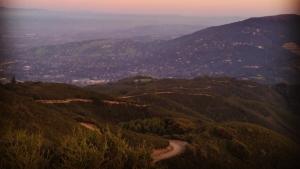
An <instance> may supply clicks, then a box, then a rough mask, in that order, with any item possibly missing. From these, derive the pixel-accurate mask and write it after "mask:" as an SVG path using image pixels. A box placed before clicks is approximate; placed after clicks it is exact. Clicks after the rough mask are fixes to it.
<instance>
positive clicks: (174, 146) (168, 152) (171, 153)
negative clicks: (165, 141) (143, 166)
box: [79, 122, 188, 164]
mask: <svg viewBox="0 0 300 169" xmlns="http://www.w3.org/2000/svg"><path fill="white" fill-rule="evenodd" d="M79 124H80V125H81V126H82V127H85V128H87V129H89V130H92V131H97V132H99V129H98V128H97V126H95V125H94V124H92V123H87V122H80V123H79ZM187 145H188V143H187V142H185V141H181V140H169V146H168V147H166V148H163V149H154V150H153V151H152V154H151V158H152V160H153V161H152V164H155V163H157V162H159V161H162V160H166V159H169V158H172V157H175V156H177V155H180V154H182V153H183V152H184V151H185V149H186V146H187Z"/></svg>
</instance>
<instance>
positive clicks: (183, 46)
mask: <svg viewBox="0 0 300 169" xmlns="http://www.w3.org/2000/svg"><path fill="white" fill-rule="evenodd" d="M299 21H300V17H299V16H298V15H279V16H270V17H262V18H250V19H247V20H244V21H240V22H236V23H232V24H227V25H222V26H216V27H211V28H207V29H204V30H201V31H199V32H195V33H193V34H191V35H186V36H183V37H179V38H177V39H174V40H171V41H168V42H166V43H165V44H164V45H161V46H160V49H158V50H157V52H156V53H155V54H154V56H155V57H154V58H148V60H147V61H148V63H149V62H152V63H153V65H156V66H157V67H159V68H160V69H156V70H157V71H159V72H167V74H165V76H167V77H168V76H173V75H174V74H177V75H179V76H180V77H195V76H199V75H205V74H206V75H217V76H224V75H225V76H230V77H238V78H240V79H252V80H256V81H259V82H264V83H266V82H267V83H279V82H294V83H295V82H297V81H298V79H297V77H298V76H297V75H298V73H299V56H298V54H299V53H298V54H297V53H295V52H293V51H291V50H290V49H291V48H289V47H288V46H290V45H292V46H295V48H297V49H299V42H300V39H299V37H300V36H299V31H298V30H299V28H300V25H299V23H300V22H299ZM150 67H153V66H150ZM153 71H155V70H154V69H153ZM179 72H182V73H179Z"/></svg>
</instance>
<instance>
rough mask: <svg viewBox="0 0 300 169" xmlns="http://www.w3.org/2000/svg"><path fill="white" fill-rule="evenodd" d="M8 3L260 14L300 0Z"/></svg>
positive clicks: (290, 8) (14, 1)
mask: <svg viewBox="0 0 300 169" xmlns="http://www.w3.org/2000/svg"><path fill="white" fill-rule="evenodd" d="M1 1H2V2H4V6H9V7H19V8H22V7H23V8H43V9H44V8H46V9H60V10H61V9H62V10H90V11H99V12H111V13H136V14H138V13H141V14H179V15H205V16H249V15H250V16H260V15H273V14H281V13H295V11H296V10H295V9H296V6H297V2H298V3H299V2H300V0H1Z"/></svg>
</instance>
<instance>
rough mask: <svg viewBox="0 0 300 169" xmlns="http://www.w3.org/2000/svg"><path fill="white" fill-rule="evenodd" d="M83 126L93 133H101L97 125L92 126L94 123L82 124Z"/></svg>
mask: <svg viewBox="0 0 300 169" xmlns="http://www.w3.org/2000/svg"><path fill="white" fill-rule="evenodd" d="M79 124H80V125H81V126H83V127H85V128H87V129H89V130H92V131H99V129H98V128H97V126H96V125H94V124H92V123H85V122H81V123H79Z"/></svg>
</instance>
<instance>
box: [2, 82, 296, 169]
mask: <svg viewBox="0 0 300 169" xmlns="http://www.w3.org/2000/svg"><path fill="white" fill-rule="evenodd" d="M139 78H145V79H150V78H147V77H139ZM132 80H133V81H132ZM132 80H131V79H130V78H128V79H125V80H123V81H120V82H118V83H115V84H108V85H105V86H90V87H87V88H79V87H74V86H70V85H65V84H53V83H33V82H26V83H16V84H12V83H11V84H7V85H1V86H0V93H1V96H2V97H1V98H0V106H1V110H0V142H1V144H0V154H1V156H0V157H1V158H0V168H5V169H21V168H22V169H23V168H25V169H27V168H28V169H29V168H30V169H35V168H39V169H43V168H45V169H48V168H54V169H56V168H57V169H60V168H70V169H71V168H72V169H73V168H75V169H76V168H78V169H79V168H80V169H82V168H86V169H97V168H103V169H105V168H107V169H109V168H114V169H121V168H128V169H150V168H153V169H162V168H164V169H167V168H170V169H186V168H190V169H198V168H201V169H203V168H204V169H205V168H207V169H215V168H216V169H217V168H228V169H233V168H234V169H235V168H240V169H253V168H264V169H273V168H279V169H289V168H291V169H292V168H299V165H298V160H299V158H298V156H299V152H300V150H299V145H298V144H297V135H295V133H294V132H292V131H293V130H296V129H297V127H295V126H294V125H290V124H292V123H290V121H289V120H290V118H291V117H294V116H296V117H297V115H296V114H294V113H292V112H290V110H289V109H288V107H287V106H286V103H285V98H284V97H282V96H281V95H280V94H278V93H277V92H276V91H274V90H273V89H272V88H270V87H268V86H264V85H259V84H256V83H253V82H246V81H243V82H242V81H237V80H234V79H229V78H208V77H203V78H198V79H194V80H178V79H177V80H176V79H173V80H168V79H165V80H156V79H152V78H151V81H148V80H147V81H146V82H145V83H144V82H140V81H139V82H138V83H135V82H134V80H135V79H134V78H133V79H132ZM102 93H104V94H102ZM126 96H127V97H126ZM128 96H134V97H128ZM70 98H80V99H88V100H91V101H90V102H70V103H60V104H55V103H54V104H46V103H41V102H38V100H41V99H42V100H64V99H70ZM105 100H110V101H113V103H122V104H108V103H107V102H105ZM139 105H146V106H139ZM80 123H88V124H91V125H93V126H94V127H96V128H97V130H95V131H93V130H90V129H87V128H85V127H84V126H81V125H80ZM279 133H280V134H279ZM168 139H178V140H184V141H187V142H188V143H189V144H188V147H187V149H186V151H185V152H184V153H183V154H181V155H180V156H176V157H174V158H170V159H167V160H164V161H160V162H158V163H156V164H155V165H151V162H152V159H151V152H152V151H153V149H156V148H166V147H167V146H168Z"/></svg>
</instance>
